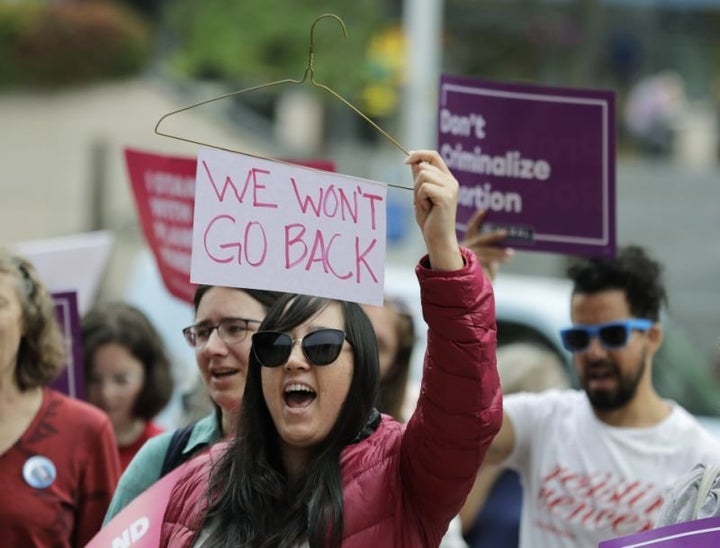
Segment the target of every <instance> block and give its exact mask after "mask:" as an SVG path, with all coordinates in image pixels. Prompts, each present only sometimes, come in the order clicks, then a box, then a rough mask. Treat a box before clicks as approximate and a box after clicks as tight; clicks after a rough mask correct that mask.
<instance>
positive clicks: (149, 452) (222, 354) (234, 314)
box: [105, 285, 280, 524]
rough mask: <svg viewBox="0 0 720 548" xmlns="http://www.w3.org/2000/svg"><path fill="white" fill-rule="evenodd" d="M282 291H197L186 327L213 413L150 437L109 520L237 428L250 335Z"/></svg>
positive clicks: (124, 479) (126, 474) (122, 484)
mask: <svg viewBox="0 0 720 548" xmlns="http://www.w3.org/2000/svg"><path fill="white" fill-rule="evenodd" d="M279 295H280V293H277V292H274V291H262V290H256V289H241V288H234V287H221V286H213V285H201V286H198V288H197V289H196V291H195V296H194V307H195V323H193V325H191V326H189V327H186V328H185V329H183V336H184V337H185V340H186V341H187V343H188V344H189V345H190V346H191V347H192V348H193V349H194V350H195V360H196V362H197V366H198V370H199V372H200V376H201V378H202V380H203V383H204V384H205V386H206V387H207V391H208V395H209V396H210V399H211V401H212V403H213V411H212V412H211V413H210V414H209V415H207V416H206V417H204V418H202V419H200V420H198V421H195V422H193V423H191V424H189V425H187V426H186V427H184V428H180V429H178V430H175V431H174V432H165V433H163V434H160V435H159V436H155V437H154V438H151V439H149V440H148V441H147V442H146V443H145V445H143V447H142V448H141V449H140V451H139V452H138V453H137V454H136V455H135V457H134V458H133V460H132V461H131V462H130V464H129V465H128V467H127V469H126V470H125V472H124V473H123V475H122V477H121V478H120V483H119V484H118V487H117V490H116V491H115V495H114V496H113V499H112V502H111V504H110V507H109V508H108V511H107V514H106V516H105V524H107V523H108V522H109V521H110V520H111V519H112V518H113V517H114V516H115V515H117V513H118V512H120V511H121V510H122V509H123V508H125V506H127V505H128V504H129V503H130V502H132V501H133V500H134V499H135V498H136V497H137V496H138V495H140V494H141V493H142V492H143V491H145V490H146V489H147V488H148V487H150V486H151V485H152V484H153V483H155V482H156V481H157V480H159V479H160V478H162V477H163V476H165V474H167V473H169V472H171V471H172V470H173V469H175V468H176V467H177V466H179V465H180V464H182V463H184V462H186V461H187V460H189V459H190V458H191V457H193V456H194V455H196V454H197V453H198V452H200V451H201V450H202V449H205V448H206V447H208V446H209V445H212V444H213V443H215V442H216V441H218V440H219V439H221V438H224V437H228V436H230V435H231V434H233V433H234V430H235V420H236V419H235V414H236V413H237V411H238V409H239V407H240V403H241V401H242V396H243V391H244V390H245V380H246V377H247V370H248V355H249V353H250V334H251V333H254V332H255V331H257V328H258V327H259V326H260V322H261V321H262V320H263V318H264V317H265V313H266V312H267V310H268V309H269V308H270V306H272V305H273V304H274V303H275V301H277V299H278V297H279Z"/></svg>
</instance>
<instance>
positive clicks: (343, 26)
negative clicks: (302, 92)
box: [307, 13, 348, 73]
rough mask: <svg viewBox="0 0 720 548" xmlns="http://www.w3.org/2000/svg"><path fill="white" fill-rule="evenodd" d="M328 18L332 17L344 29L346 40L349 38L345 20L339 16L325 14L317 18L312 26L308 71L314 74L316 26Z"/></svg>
mask: <svg viewBox="0 0 720 548" xmlns="http://www.w3.org/2000/svg"><path fill="white" fill-rule="evenodd" d="M326 17H331V18H332V19H335V20H336V21H337V22H338V23H340V27H341V28H342V31H343V34H344V35H345V38H347V37H348V33H347V29H346V28H345V23H343V20H342V19H340V17H338V16H337V15H335V14H334V13H323V14H322V15H318V16H317V17H316V18H315V21H313V24H312V25H311V26H310V51H309V52H308V67H307V68H308V70H309V71H310V72H311V73H312V72H313V63H314V59H313V58H314V56H315V25H317V24H318V21H320V19H325V18H326Z"/></svg>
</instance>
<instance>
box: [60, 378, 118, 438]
mask: <svg viewBox="0 0 720 548" xmlns="http://www.w3.org/2000/svg"><path fill="white" fill-rule="evenodd" d="M47 394H48V398H49V399H50V406H51V407H52V408H53V410H54V412H55V413H56V414H62V417H63V422H64V423H65V424H72V425H73V426H74V427H79V426H86V427H88V428H93V429H102V428H105V427H107V426H110V427H111V426H112V425H111V423H110V419H109V418H108V416H107V414H105V412H104V411H102V410H101V409H99V408H97V407H95V406H94V405H91V404H89V403H87V402H84V401H81V400H78V399H75V398H71V397H70V396H66V395H65V394H63V393H61V392H58V391H56V390H53V389H51V388H48V389H47Z"/></svg>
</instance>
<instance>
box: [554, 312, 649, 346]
mask: <svg viewBox="0 0 720 548" xmlns="http://www.w3.org/2000/svg"><path fill="white" fill-rule="evenodd" d="M653 323H654V322H652V321H651V320H646V319H642V318H630V319H628V320H620V321H616V322H608V323H601V324H597V325H574V326H572V327H568V328H567V329H562V330H560V337H561V338H562V343H563V346H564V347H565V349H566V350H568V351H570V352H582V351H584V350H586V349H587V347H588V346H590V339H592V337H595V336H597V337H598V339H599V340H600V344H601V345H603V347H605V348H608V349H611V350H612V349H617V348H622V347H623V346H625V345H626V344H627V343H628V341H629V340H630V333H631V332H632V331H633V330H637V331H647V330H648V329H650V328H651V327H652V325H653Z"/></svg>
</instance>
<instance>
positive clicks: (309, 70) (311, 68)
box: [155, 13, 410, 189]
mask: <svg viewBox="0 0 720 548" xmlns="http://www.w3.org/2000/svg"><path fill="white" fill-rule="evenodd" d="M326 17H330V18H332V19H335V20H336V21H337V22H338V23H339V24H340V27H341V28H342V31H343V34H344V35H345V38H347V30H346V28H345V23H343V20H342V19H340V17H338V16H337V15H335V14H334V13H324V14H322V15H319V16H318V17H316V18H315V21H313V24H312V25H311V27H310V48H309V51H308V62H307V67H306V68H305V73H304V74H303V77H302V78H301V79H299V80H297V79H293V78H285V79H283V80H276V81H274V82H268V83H265V84H259V85H257V86H252V87H249V88H244V89H241V90H238V91H232V92H230V93H225V94H223V95H218V96H217V97H212V98H210V99H205V100H203V101H199V102H197V103H193V104H192V105H188V106H186V107H182V108H179V109H177V110H173V111H172V112H168V113H167V114H164V115H163V116H162V117H161V118H160V119H159V120H158V122H157V124H155V133H156V134H157V135H161V136H163V137H170V138H171V139H177V140H179V141H185V142H188V143H193V144H196V145H201V146H208V147H211V148H216V149H219V150H225V151H227V152H238V151H235V150H232V149H229V148H224V147H221V146H217V145H212V144H209V143H204V142H202V141H196V140H194V139H190V138H188V137H182V136H179V135H173V134H171V133H164V132H162V131H160V129H159V128H160V124H161V123H162V122H163V121H164V120H165V119H167V118H170V117H171V116H174V115H175V114H180V113H181V112H185V111H187V110H191V109H193V108H196V107H200V106H202V105H206V104H208V103H212V102H214V101H220V100H222V99H227V98H229V97H234V96H236V95H241V94H243V93H249V92H252V91H257V90H261V89H265V88H269V87H273V86H280V85H284V84H302V83H304V82H306V81H307V79H308V75H310V83H311V84H312V85H313V86H315V87H318V88H320V89H322V90H324V91H326V92H328V93H330V94H331V95H332V96H333V97H335V98H336V99H338V100H339V101H340V102H341V103H343V104H344V105H345V106H347V107H348V108H350V109H351V110H352V111H354V112H355V113H356V114H357V115H359V116H360V117H361V118H363V119H364V120H365V121H366V122H367V123H369V124H370V125H371V126H372V127H373V128H375V129H376V130H377V131H379V132H380V133H381V134H382V136H383V137H385V138H386V139H387V140H388V141H390V142H391V143H392V144H393V145H394V146H395V147H397V148H398V149H400V150H401V151H402V152H403V153H404V154H405V155H406V156H408V155H409V154H410V153H409V152H408V151H407V150H406V149H405V148H404V147H402V146H401V145H400V143H398V142H397V140H395V139H394V138H393V137H391V136H390V134H389V133H387V132H386V131H385V130H384V129H382V128H381V127H380V126H379V125H377V124H376V123H375V122H373V121H372V120H371V119H370V118H369V117H368V116H367V115H366V114H364V113H363V112H361V111H360V109H358V108H357V107H355V106H354V105H353V104H352V103H350V102H349V101H348V100H346V99H345V98H344V97H342V96H341V95H340V94H339V93H337V92H336V91H335V90H333V89H332V88H330V87H329V86H326V85H325V84H321V83H320V82H317V81H316V80H315V25H317V23H318V22H319V21H320V20H321V19H324V18H326ZM243 154H246V155H248V156H253V157H256V158H262V159H264V160H270V161H277V160H274V159H272V158H266V157H264V156H259V155H257V154H248V153H243ZM386 184H387V186H391V187H396V188H404V189H409V187H407V186H402V185H395V184H390V183H386Z"/></svg>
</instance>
